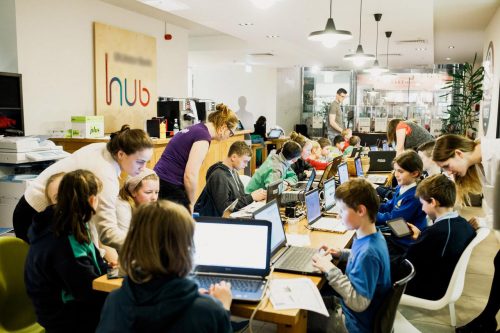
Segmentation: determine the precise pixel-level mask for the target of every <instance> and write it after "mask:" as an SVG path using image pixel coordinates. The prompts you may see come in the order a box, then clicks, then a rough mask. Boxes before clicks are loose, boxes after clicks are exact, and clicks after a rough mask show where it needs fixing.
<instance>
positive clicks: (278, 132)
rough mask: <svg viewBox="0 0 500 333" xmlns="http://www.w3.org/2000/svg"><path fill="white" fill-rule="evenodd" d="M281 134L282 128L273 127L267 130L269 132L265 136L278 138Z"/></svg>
mask: <svg viewBox="0 0 500 333" xmlns="http://www.w3.org/2000/svg"><path fill="white" fill-rule="evenodd" d="M281 134H283V131H282V130H280V129H277V128H274V129H272V130H270V131H269V133H268V134H267V138H268V139H279V138H280V136H281Z"/></svg>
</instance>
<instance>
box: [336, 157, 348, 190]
mask: <svg viewBox="0 0 500 333" xmlns="http://www.w3.org/2000/svg"><path fill="white" fill-rule="evenodd" d="M338 174H339V183H340V184H341V185H342V184H344V183H345V182H346V181H348V180H349V171H348V170H347V162H344V163H340V164H339V166H338Z"/></svg>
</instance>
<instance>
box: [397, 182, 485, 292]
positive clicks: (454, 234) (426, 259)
mask: <svg viewBox="0 0 500 333" xmlns="http://www.w3.org/2000/svg"><path fill="white" fill-rule="evenodd" d="M416 194H417V196H418V197H419V199H420V202H421V203H422V210H423V211H424V212H425V213H426V214H427V216H429V218H430V219H431V220H433V221H434V224H433V225H432V226H430V227H428V228H427V229H425V230H424V231H423V232H420V229H419V228H417V227H416V226H414V225H413V224H411V223H408V226H409V227H410V229H411V230H412V231H413V235H412V238H413V239H414V240H415V243H413V244H412V245H410V247H409V248H408V252H407V253H406V258H407V259H408V260H409V261H410V262H411V263H412V264H413V266H415V271H416V274H415V277H414V278H413V280H411V281H410V282H409V283H408V285H407V286H406V291H405V293H406V294H408V295H412V296H416V297H420V298H425V299H429V300H438V299H440V298H442V297H443V296H444V294H445V293H446V289H447V288H448V284H449V282H450V279H451V275H452V274H453V270H454V269H455V266H456V264H457V262H458V259H460V256H461V255H462V253H463V252H464V250H465V248H466V247H467V245H468V244H469V243H470V242H471V241H472V239H474V237H475V236H476V233H475V231H474V229H473V228H472V226H471V225H470V224H469V223H468V222H467V221H466V220H465V219H464V218H463V217H461V216H459V215H458V213H457V212H455V211H453V206H454V205H455V200H456V189H455V184H454V183H453V182H452V181H451V180H450V179H448V178H447V177H446V176H445V175H442V174H437V175H433V176H430V177H428V178H426V179H424V180H423V181H422V182H421V183H420V184H419V185H418V187H417V192H416ZM430 276H432V282H431V283H429V277H430Z"/></svg>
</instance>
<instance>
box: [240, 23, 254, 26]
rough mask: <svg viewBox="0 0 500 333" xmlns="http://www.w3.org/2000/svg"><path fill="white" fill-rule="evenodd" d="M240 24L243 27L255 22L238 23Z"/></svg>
mask: <svg viewBox="0 0 500 333" xmlns="http://www.w3.org/2000/svg"><path fill="white" fill-rule="evenodd" d="M238 25H239V26H242V27H248V26H251V25H253V23H250V22H243V23H238Z"/></svg>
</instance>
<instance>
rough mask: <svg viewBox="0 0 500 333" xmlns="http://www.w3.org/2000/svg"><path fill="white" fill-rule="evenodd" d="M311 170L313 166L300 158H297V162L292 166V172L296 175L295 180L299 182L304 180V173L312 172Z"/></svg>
mask: <svg viewBox="0 0 500 333" xmlns="http://www.w3.org/2000/svg"><path fill="white" fill-rule="evenodd" d="M312 169H313V166H312V165H311V164H309V163H307V162H306V161H304V160H303V159H302V157H301V158H299V159H298V160H297V162H295V163H294V164H292V170H293V172H295V174H296V175H297V178H298V180H299V181H303V180H306V178H307V174H306V173H305V171H306V170H312Z"/></svg>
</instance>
